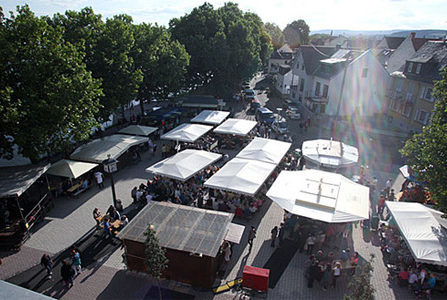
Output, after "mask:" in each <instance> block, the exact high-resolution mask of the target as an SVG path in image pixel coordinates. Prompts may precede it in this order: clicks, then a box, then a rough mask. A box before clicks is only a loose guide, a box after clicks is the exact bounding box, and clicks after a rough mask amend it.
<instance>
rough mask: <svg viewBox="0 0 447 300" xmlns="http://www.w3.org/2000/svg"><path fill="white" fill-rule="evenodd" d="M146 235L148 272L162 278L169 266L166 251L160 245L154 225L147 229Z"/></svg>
mask: <svg viewBox="0 0 447 300" xmlns="http://www.w3.org/2000/svg"><path fill="white" fill-rule="evenodd" d="M144 235H145V236H146V249H145V252H144V253H145V264H146V273H148V274H149V275H151V276H152V277H154V278H157V279H160V277H161V275H162V274H163V271H164V270H165V269H166V268H167V267H168V259H167V258H166V252H165V250H164V249H163V248H162V247H160V244H159V242H158V238H157V237H156V236H155V230H154V229H153V226H152V225H150V226H149V227H148V228H147V229H146V231H145V232H144Z"/></svg>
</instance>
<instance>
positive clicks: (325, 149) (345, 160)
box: [302, 139, 359, 168]
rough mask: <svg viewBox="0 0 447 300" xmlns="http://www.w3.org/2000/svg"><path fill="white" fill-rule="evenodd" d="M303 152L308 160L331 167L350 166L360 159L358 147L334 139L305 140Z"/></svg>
mask: <svg viewBox="0 0 447 300" xmlns="http://www.w3.org/2000/svg"><path fill="white" fill-rule="evenodd" d="M302 152H303V156H304V158H305V159H306V160H307V161H311V162H312V163H314V164H317V165H320V166H324V167H330V168H340V167H345V166H349V165H352V164H355V163H357V162H358V160H359V152H358V150H357V148H356V147H353V146H349V145H346V144H344V143H342V142H338V141H333V140H321V139H320V140H311V141H305V142H303V147H302Z"/></svg>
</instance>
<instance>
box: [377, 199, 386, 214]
mask: <svg viewBox="0 0 447 300" xmlns="http://www.w3.org/2000/svg"><path fill="white" fill-rule="evenodd" d="M384 208H385V196H384V195H383V194H381V195H380V198H379V201H378V203H377V213H378V214H379V215H380V216H382V214H383V209H384Z"/></svg>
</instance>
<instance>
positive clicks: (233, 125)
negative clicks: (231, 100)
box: [214, 119, 257, 136]
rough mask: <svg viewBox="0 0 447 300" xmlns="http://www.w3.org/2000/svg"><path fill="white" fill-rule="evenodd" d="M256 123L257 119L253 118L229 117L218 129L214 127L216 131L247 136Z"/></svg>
mask: <svg viewBox="0 0 447 300" xmlns="http://www.w3.org/2000/svg"><path fill="white" fill-rule="evenodd" d="M256 124H257V122H256V121H251V120H245V119H227V120H226V121H225V122H223V123H222V124H220V125H219V126H218V127H217V128H216V129H214V133H219V134H234V135H239V136H246V135H247V134H248V133H249V132H250V131H251V130H252V129H253V128H254V127H255V126H256Z"/></svg>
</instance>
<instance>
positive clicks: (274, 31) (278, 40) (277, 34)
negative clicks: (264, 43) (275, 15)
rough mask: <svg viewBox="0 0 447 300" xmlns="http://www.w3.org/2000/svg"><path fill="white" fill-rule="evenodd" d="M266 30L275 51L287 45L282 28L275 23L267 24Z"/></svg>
mask: <svg viewBox="0 0 447 300" xmlns="http://www.w3.org/2000/svg"><path fill="white" fill-rule="evenodd" d="M265 30H266V31H267V33H268V34H269V35H270V38H271V40H272V44H273V47H274V48H275V49H279V48H281V47H282V46H283V45H284V44H285V43H286V38H285V37H284V34H283V33H282V30H281V28H279V27H278V25H276V24H275V23H265Z"/></svg>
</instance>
